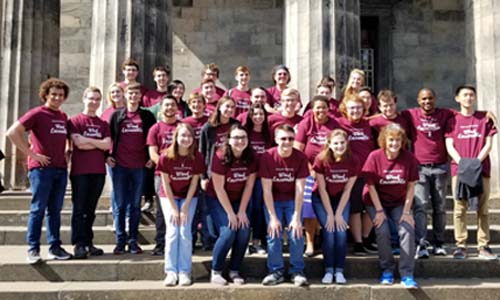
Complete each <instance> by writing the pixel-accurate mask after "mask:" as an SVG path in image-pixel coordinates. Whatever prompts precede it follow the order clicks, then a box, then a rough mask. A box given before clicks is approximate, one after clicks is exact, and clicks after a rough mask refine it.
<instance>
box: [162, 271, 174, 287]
mask: <svg viewBox="0 0 500 300" xmlns="http://www.w3.org/2000/svg"><path fill="white" fill-rule="evenodd" d="M163 285H164V286H175V285H177V274H175V272H167V277H165V280H163Z"/></svg>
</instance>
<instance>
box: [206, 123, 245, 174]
mask: <svg viewBox="0 0 500 300" xmlns="http://www.w3.org/2000/svg"><path fill="white" fill-rule="evenodd" d="M236 123H239V122H238V121H237V120H235V119H233V118H231V119H229V124H231V125H233V124H236ZM216 128H217V127H214V126H212V124H210V123H209V122H207V123H205V125H203V127H202V128H201V132H200V145H199V147H198V148H199V149H200V153H201V155H203V157H204V158H205V166H207V172H206V173H205V174H201V178H202V179H208V178H210V167H211V166H212V157H213V156H214V153H215V150H216V149H215V140H216V138H217V137H216V135H215V129H216Z"/></svg>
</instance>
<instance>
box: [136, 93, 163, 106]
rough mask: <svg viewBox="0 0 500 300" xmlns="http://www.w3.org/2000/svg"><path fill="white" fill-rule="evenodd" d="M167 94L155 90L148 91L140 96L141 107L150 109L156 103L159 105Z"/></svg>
mask: <svg viewBox="0 0 500 300" xmlns="http://www.w3.org/2000/svg"><path fill="white" fill-rule="evenodd" d="M166 94H167V92H159V91H157V90H149V91H147V92H146V94H144V95H143V96H142V106H144V107H151V106H153V105H155V104H156V103H160V101H161V99H163V97H165V95H166Z"/></svg>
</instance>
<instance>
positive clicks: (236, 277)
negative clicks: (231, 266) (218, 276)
mask: <svg viewBox="0 0 500 300" xmlns="http://www.w3.org/2000/svg"><path fill="white" fill-rule="evenodd" d="M229 278H230V279H231V281H232V282H233V283H234V284H237V285H241V284H245V279H244V278H243V277H241V275H240V273H239V272H238V271H229Z"/></svg>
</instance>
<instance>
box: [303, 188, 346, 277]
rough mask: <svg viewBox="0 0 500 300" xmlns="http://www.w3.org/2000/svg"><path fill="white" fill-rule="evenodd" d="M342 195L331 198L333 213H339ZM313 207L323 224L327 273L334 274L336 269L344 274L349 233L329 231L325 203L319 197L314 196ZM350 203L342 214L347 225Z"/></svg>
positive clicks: (324, 256)
mask: <svg viewBox="0 0 500 300" xmlns="http://www.w3.org/2000/svg"><path fill="white" fill-rule="evenodd" d="M341 196H342V193H339V194H337V195H335V196H333V197H330V205H331V207H332V209H333V213H334V214H335V212H336V211H337V207H338V206H339V203H340V197H341ZM312 205H313V208H314V212H315V213H316V216H317V217H318V220H319V223H320V224H321V228H322V232H323V258H324V260H325V271H326V272H330V273H333V271H334V269H335V271H336V272H343V271H344V266H345V256H346V253H347V233H346V231H336V230H335V231H332V232H330V231H327V230H326V228H325V224H326V217H327V213H326V210H325V207H324V206H323V202H321V199H320V197H319V196H318V195H316V194H313V196H312ZM349 212H350V203H349V202H347V204H346V206H345V208H344V211H343V212H342V217H343V218H344V221H346V223H347V222H348V220H349Z"/></svg>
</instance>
